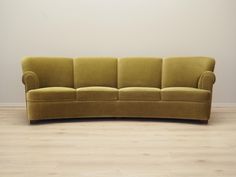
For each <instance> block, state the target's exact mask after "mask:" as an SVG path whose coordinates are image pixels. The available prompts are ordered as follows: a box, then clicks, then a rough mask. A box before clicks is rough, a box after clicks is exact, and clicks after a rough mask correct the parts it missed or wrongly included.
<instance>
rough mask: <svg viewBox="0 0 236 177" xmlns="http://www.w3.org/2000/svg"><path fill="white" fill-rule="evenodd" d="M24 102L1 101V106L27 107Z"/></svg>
mask: <svg viewBox="0 0 236 177" xmlns="http://www.w3.org/2000/svg"><path fill="white" fill-rule="evenodd" d="M25 106H26V105H25V103H24V102H22V103H21V102H19V103H0V107H25Z"/></svg>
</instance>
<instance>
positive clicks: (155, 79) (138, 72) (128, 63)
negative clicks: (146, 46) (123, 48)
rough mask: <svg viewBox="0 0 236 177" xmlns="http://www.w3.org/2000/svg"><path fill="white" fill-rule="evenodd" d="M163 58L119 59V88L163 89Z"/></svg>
mask: <svg viewBox="0 0 236 177" xmlns="http://www.w3.org/2000/svg"><path fill="white" fill-rule="evenodd" d="M161 68H162V59H161V58H150V57H136V58H135V57H132V58H120V59H118V87H119V88H124V87H156V88H160V87H161V70H162V69H161Z"/></svg>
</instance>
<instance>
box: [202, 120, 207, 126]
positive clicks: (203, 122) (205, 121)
mask: <svg viewBox="0 0 236 177" xmlns="http://www.w3.org/2000/svg"><path fill="white" fill-rule="evenodd" d="M200 123H201V124H206V125H207V124H208V120H200Z"/></svg>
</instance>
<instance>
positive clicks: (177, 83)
mask: <svg viewBox="0 0 236 177" xmlns="http://www.w3.org/2000/svg"><path fill="white" fill-rule="evenodd" d="M214 66H215V60H214V59H212V58H207V57H172V58H165V59H163V66H162V88H165V87H194V88H197V85H198V79H199V77H200V76H201V74H202V73H203V72H204V71H213V70H214Z"/></svg>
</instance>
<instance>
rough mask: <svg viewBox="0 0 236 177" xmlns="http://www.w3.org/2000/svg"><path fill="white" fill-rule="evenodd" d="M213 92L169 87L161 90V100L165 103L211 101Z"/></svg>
mask: <svg viewBox="0 0 236 177" xmlns="http://www.w3.org/2000/svg"><path fill="white" fill-rule="evenodd" d="M210 98H211V92H210V91H208V90H203V89H197V88H191V87H167V88H163V89H161V100H164V101H196V102H200V101H209V100H210Z"/></svg>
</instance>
